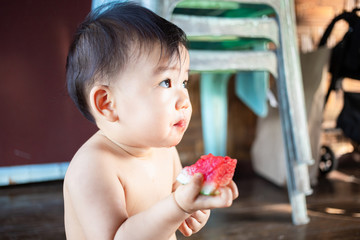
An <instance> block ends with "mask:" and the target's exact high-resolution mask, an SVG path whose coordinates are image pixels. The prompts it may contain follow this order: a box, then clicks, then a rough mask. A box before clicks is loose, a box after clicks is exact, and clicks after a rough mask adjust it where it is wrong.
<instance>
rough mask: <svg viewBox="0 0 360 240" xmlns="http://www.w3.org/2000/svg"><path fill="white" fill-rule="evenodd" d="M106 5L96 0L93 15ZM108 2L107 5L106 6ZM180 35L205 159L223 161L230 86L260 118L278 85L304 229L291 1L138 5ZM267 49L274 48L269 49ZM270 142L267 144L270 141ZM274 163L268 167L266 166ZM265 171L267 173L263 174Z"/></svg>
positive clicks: (306, 190) (297, 217)
mask: <svg viewBox="0 0 360 240" xmlns="http://www.w3.org/2000/svg"><path fill="white" fill-rule="evenodd" d="M104 1H105V2H108V1H109V0H95V1H93V7H96V6H98V5H99V4H101V3H102V2H104ZM110 1H111V0H110ZM137 1H138V2H139V3H140V4H142V5H143V6H145V7H147V8H149V9H151V10H153V11H154V12H156V13H157V14H159V15H160V16H162V17H164V18H166V19H168V20H170V21H172V22H173V23H175V24H176V25H178V26H179V27H181V28H182V29H183V30H184V31H185V32H186V34H187V35H188V38H189V40H190V46H189V49H190V70H191V71H192V72H198V73H200V74H201V75H200V76H201V81H200V84H201V85H200V89H201V90H200V95H201V108H202V125H203V133H204V134H203V137H204V145H205V152H206V153H209V152H211V153H213V154H215V155H225V154H226V132H227V84H228V81H229V78H230V76H232V75H233V74H235V78H236V82H235V83H236V85H235V88H236V89H235V91H236V94H237V96H238V97H239V98H240V99H241V100H242V101H243V102H244V103H245V104H247V105H248V106H249V107H250V108H251V109H252V110H253V111H254V112H255V113H256V114H257V115H258V116H259V117H264V116H266V114H267V93H268V88H269V74H271V75H272V76H273V77H274V79H275V82H276V89H277V97H278V102H279V113H280V119H281V128H282V136H283V142H284V143H285V146H284V149H285V153H284V154H285V159H286V163H284V164H285V165H286V182H287V188H288V195H289V199H290V204H291V207H292V220H293V223H294V224H296V225H299V224H306V223H308V221H309V218H308V215H307V209H306V198H305V196H306V195H308V194H311V192H312V191H311V188H310V184H309V174H308V165H309V164H312V163H313V160H312V157H311V150H310V143H309V136H308V129H307V122H306V113H305V106H304V105H305V104H304V93H303V86H302V76H301V68H300V62H299V55H298V47H297V38H296V31H295V26H296V24H295V16H294V2H293V1H292V0H226V1H218V0H217V1H215V0H207V1H203V0H183V1H181V0H137ZM268 46H273V47H272V48H271V49H269V47H268ZM271 140H272V139H269V141H271ZM271 161H276V159H269V160H268V162H269V164H271ZM264 170H265V171H266V169H264Z"/></svg>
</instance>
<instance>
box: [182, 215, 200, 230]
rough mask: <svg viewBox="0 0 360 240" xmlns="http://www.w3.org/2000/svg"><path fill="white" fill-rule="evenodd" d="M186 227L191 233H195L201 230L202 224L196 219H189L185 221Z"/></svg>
mask: <svg viewBox="0 0 360 240" xmlns="http://www.w3.org/2000/svg"><path fill="white" fill-rule="evenodd" d="M185 222H186V225H187V226H188V227H189V228H190V229H191V231H192V233H196V232H198V231H199V230H200V229H201V226H202V224H201V223H200V222H198V220H197V219H195V218H193V217H189V218H187V219H186V220H185Z"/></svg>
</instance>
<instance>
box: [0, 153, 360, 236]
mask: <svg viewBox="0 0 360 240" xmlns="http://www.w3.org/2000/svg"><path fill="white" fill-rule="evenodd" d="M239 167H240V168H241V169H242V170H241V171H243V172H241V171H240V173H238V175H240V177H237V179H236V182H237V184H238V187H239V190H240V196H239V198H238V199H237V200H236V201H235V203H234V204H233V206H232V207H231V208H228V209H220V210H214V211H213V212H212V215H211V217H210V220H209V222H208V223H207V225H206V227H205V228H203V229H202V230H201V231H200V232H199V233H198V234H196V235H194V236H192V237H190V238H184V237H182V236H181V235H180V234H179V235H178V239H189V240H232V239H244V240H245V239H254V240H259V239H291V240H305V239H311V240H316V239H319V240H320V239H321V240H323V239H324V240H325V239H326V240H329V239H341V240H344V239H345V240H346V239H360V227H359V226H360V184H359V180H358V179H357V177H359V178H360V171H359V169H360V163H358V162H356V161H353V160H351V159H350V160H348V159H347V160H346V161H344V163H343V164H339V167H338V170H339V171H338V172H332V173H331V174H330V175H329V176H328V177H327V178H320V181H319V184H318V185H317V186H316V187H315V188H314V193H313V194H312V195H311V196H309V197H308V198H307V203H308V214H309V217H310V223H309V224H307V225H302V226H294V225H293V224H292V223H291V209H290V205H289V203H288V197H287V192H286V190H285V189H283V188H279V187H276V186H274V185H273V184H271V183H269V182H267V181H266V180H264V179H262V178H260V177H258V176H256V175H255V174H253V172H251V167H249V166H239ZM344 174H345V175H344ZM349 175H353V176H354V177H349ZM0 239H51V240H55V239H65V235H64V225H63V200H62V182H61V181H58V182H47V183H41V184H30V185H20V186H11V187H2V188H0Z"/></svg>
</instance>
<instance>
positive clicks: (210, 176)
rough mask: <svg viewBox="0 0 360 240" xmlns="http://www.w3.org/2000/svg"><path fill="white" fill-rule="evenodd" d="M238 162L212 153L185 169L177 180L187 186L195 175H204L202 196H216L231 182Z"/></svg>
mask: <svg viewBox="0 0 360 240" xmlns="http://www.w3.org/2000/svg"><path fill="white" fill-rule="evenodd" d="M236 162H237V160H236V159H232V158H230V157H227V156H226V157H221V156H214V155H212V154H211V153H210V154H208V155H203V156H201V157H200V159H199V160H198V161H197V162H196V163H195V164H193V165H191V166H187V167H184V168H183V170H182V171H181V173H180V174H179V176H178V177H177V178H176V180H177V181H179V182H180V183H181V184H187V183H189V182H190V180H191V178H192V176H194V174H195V173H198V172H199V173H202V175H203V176H204V184H203V187H202V189H201V194H203V195H214V194H216V190H217V189H218V188H219V187H223V186H226V185H228V184H229V183H230V182H231V179H232V178H233V176H234V172H235V167H236Z"/></svg>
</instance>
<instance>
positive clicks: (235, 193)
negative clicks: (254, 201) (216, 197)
mask: <svg viewBox="0 0 360 240" xmlns="http://www.w3.org/2000/svg"><path fill="white" fill-rule="evenodd" d="M228 187H229V188H230V189H231V191H232V193H233V200H234V199H236V198H237V197H238V196H239V190H238V188H237V186H236V184H235V182H234V181H231V182H230V183H229V185H228Z"/></svg>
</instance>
